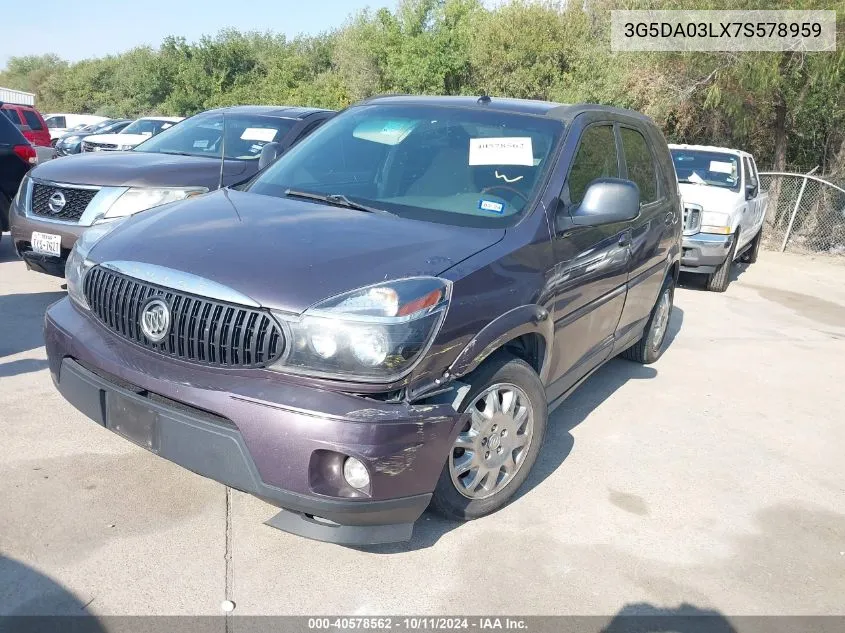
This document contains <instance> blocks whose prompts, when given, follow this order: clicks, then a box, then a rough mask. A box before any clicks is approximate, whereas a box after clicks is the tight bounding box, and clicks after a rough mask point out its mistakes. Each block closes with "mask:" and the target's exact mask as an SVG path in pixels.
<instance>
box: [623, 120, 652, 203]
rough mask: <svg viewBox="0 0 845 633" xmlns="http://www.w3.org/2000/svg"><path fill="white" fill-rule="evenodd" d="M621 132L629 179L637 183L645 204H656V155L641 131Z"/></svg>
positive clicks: (624, 129) (625, 128) (627, 128)
mask: <svg viewBox="0 0 845 633" xmlns="http://www.w3.org/2000/svg"><path fill="white" fill-rule="evenodd" d="M619 132H620V136H621V137H622V152H623V153H624V155H625V164H626V165H627V166H628V179H629V180H633V181H634V182H635V183H637V187H639V188H640V201H641V202H642V203H643V204H648V203H649V202H654V201H655V200H657V168H656V167H655V165H654V155H653V154H652V152H651V149H650V148H649V146H648V143H647V142H646V140H645V137H644V136H643V135H642V134H641V133H640V132H639V131H637V130H634V129H632V128H629V127H623V128H620V130H619Z"/></svg>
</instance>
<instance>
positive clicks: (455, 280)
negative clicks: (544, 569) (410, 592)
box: [46, 97, 681, 544]
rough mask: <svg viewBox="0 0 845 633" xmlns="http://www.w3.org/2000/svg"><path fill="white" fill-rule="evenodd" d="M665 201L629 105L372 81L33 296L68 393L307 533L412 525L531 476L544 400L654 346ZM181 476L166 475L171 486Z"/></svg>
mask: <svg viewBox="0 0 845 633" xmlns="http://www.w3.org/2000/svg"><path fill="white" fill-rule="evenodd" d="M680 237H681V204H680V199H679V196H678V185H677V182H676V180H675V171H674V168H673V166H672V160H671V158H670V156H669V151H668V149H667V146H666V142H665V141H664V139H663V137H662V136H661V134H660V132H659V131H658V129H657V128H656V126H655V125H654V124H653V123H652V122H651V121H650V120H649V119H647V118H646V117H644V116H642V115H639V114H637V113H634V112H629V111H625V110H618V109H612V108H608V107H600V106H594V105H574V106H566V105H559V104H555V103H545V102H536V101H519V100H507V99H498V98H490V97H481V98H478V99H476V98H470V97H449V98H446V97H442V98H440V97H383V98H375V99H371V100H368V101H365V102H362V103H359V104H357V105H355V106H353V107H350V108H348V109H347V110H346V111H344V112H343V113H341V114H340V115H338V116H337V117H335V118H334V119H332V120H331V121H329V122H328V123H326V124H325V125H324V126H322V127H321V128H320V129H318V130H317V131H316V132H315V133H314V134H313V135H311V136H309V137H308V138H307V139H305V140H304V141H303V142H301V143H300V144H298V145H297V146H295V147H294V148H293V149H292V150H290V151H289V152H287V153H286V154H284V155H283V156H282V157H281V158H280V159H279V160H277V161H276V162H275V163H274V164H273V165H271V166H270V167H268V168H267V169H266V170H264V171H263V172H261V173H259V174H258V175H257V176H256V177H255V178H253V179H252V181H250V182H249V183H246V184H245V185H241V186H239V187H235V188H229V189H223V190H220V191H217V192H212V193H209V194H206V195H203V196H199V197H196V198H191V199H188V200H183V201H180V202H174V203H172V204H168V205H164V206H161V207H159V208H157V209H153V210H151V211H148V212H146V213H143V214H139V215H137V216H135V217H132V218H127V219H123V220H117V221H114V222H110V223H105V224H99V225H95V226H94V227H92V228H91V229H89V230H88V231H87V232H86V233H85V234H84V236H83V237H82V238H81V239H80V240H79V241H78V242H77V244H76V246H75V248H74V250H73V252H72V253H71V255H70V258H69V261H68V265H67V284H68V294H69V298H67V299H64V300H62V301H59V302H58V303H56V304H54V305H53V306H52V307H51V308H50V309H49V310H48V312H47V317H46V341H47V352H48V356H49V360H50V370H51V373H52V376H53V379H54V381H55V383H56V385H57V387H58V389H59V390H60V391H61V392H62V394H63V395H64V396H65V397H66V398H67V399H68V400H69V401H70V402H71V403H73V404H74V405H75V406H76V407H77V408H78V409H79V410H81V411H82V412H84V413H85V414H87V415H88V416H89V417H91V418H92V419H93V420H95V421H96V422H97V423H99V424H101V425H103V426H104V427H106V428H107V429H109V430H111V431H114V432H116V433H118V434H120V435H122V436H123V437H125V438H127V439H129V440H131V441H133V442H136V443H137V444H139V445H140V446H142V447H144V448H146V449H148V450H150V451H152V452H154V453H156V454H158V455H159V456H161V457H163V458H165V459H168V460H171V461H173V462H176V463H177V464H181V465H182V466H184V467H186V468H189V469H191V470H193V471H195V472H197V473H200V474H202V475H205V476H207V477H212V478H214V479H216V480H218V481H220V482H223V483H225V484H227V485H229V486H232V487H234V488H236V489H239V490H243V491H246V492H250V493H252V494H255V495H257V496H258V497H261V498H262V499H264V500H266V501H268V502H270V503H272V504H275V505H276V506H278V507H279V508H281V510H280V512H279V513H278V514H277V515H276V516H274V517H273V518H271V519H270V520H269V521H268V523H269V524H270V525H272V526H274V527H277V528H280V529H283V530H288V531H290V532H294V533H297V534H301V535H305V536H309V537H312V538H316V539H322V540H328V541H334V542H339V543H347V544H371V543H380V542H389V541H398V540H404V539H408V538H409V537H410V536H411V531H412V526H413V523H414V521H415V520H416V519H417V518H418V517H419V516H420V514H421V513H422V512H423V511H424V510H425V509H426V508H427V507H428V506H429V504H432V505H433V506H434V508H436V509H437V510H439V511H440V512H442V513H443V514H444V515H445V516H447V517H449V518H452V519H458V520H467V519H474V518H477V517H481V516H484V515H486V514H489V513H491V512H493V511H495V510H496V509H498V508H500V507H502V506H503V505H504V504H505V503H506V502H507V501H508V499H510V498H511V497H512V496H513V494H514V493H515V492H516V491H517V489H518V488H519V487H520V485H521V484H522V483H523V482H524V481H525V479H526V477H527V476H528V474H529V472H530V470H531V468H532V466H533V465H534V463H535V461H536V459H537V455H538V453H539V451H540V449H541V446H542V443H543V436H544V434H545V430H546V422H547V417H548V413H549V411H550V410H551V409H553V408H554V407H555V406H557V405H558V404H559V403H560V402H561V401H562V400H563V399H564V398H566V397H567V396H568V395H569V394H570V393H571V392H572V390H573V389H575V387H576V386H577V385H579V384H580V383H581V382H583V381H584V380H585V378H586V377H587V376H589V375H590V374H591V373H592V372H594V371H595V370H596V369H597V368H598V367H600V366H601V365H602V364H603V363H604V362H606V361H607V360H609V359H611V358H613V357H614V356H617V355H619V354H622V355H624V356H625V357H627V358H629V359H631V360H633V361H636V362H641V363H650V362H653V361H655V360H657V358H659V357H660V355H661V353H662V351H663V349H664V347H665V346H666V344H667V343H666V342H667V336H666V333H667V328H668V324H669V319H670V314H671V311H672V300H673V291H674V288H675V281H676V278H677V274H678V267H679V258H680ZM174 494H179V492H178V491H175V492H174Z"/></svg>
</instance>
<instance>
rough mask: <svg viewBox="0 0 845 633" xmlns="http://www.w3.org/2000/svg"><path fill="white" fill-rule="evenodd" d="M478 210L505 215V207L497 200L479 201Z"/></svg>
mask: <svg viewBox="0 0 845 633" xmlns="http://www.w3.org/2000/svg"><path fill="white" fill-rule="evenodd" d="M478 208H479V209H481V210H482V211H490V212H492V213H504V211H505V205H503V204H502V203H501V202H496V201H495V200H485V199H484V198H482V199H481V200H479V201H478Z"/></svg>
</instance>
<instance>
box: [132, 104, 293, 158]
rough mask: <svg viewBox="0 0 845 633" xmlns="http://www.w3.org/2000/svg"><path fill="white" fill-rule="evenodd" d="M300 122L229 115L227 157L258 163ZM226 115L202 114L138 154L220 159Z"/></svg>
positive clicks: (146, 144) (142, 147) (150, 142)
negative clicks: (267, 147)
mask: <svg viewBox="0 0 845 633" xmlns="http://www.w3.org/2000/svg"><path fill="white" fill-rule="evenodd" d="M295 123H296V120H295V119H280V118H278V117H269V116H259V115H254V114H227V115H226V139H225V142H224V143H223V145H225V149H226V158H231V159H236V160H258V158H259V157H260V156H261V149H262V148H263V147H264V146H265V145H266V144H267V143H269V142H271V141H276V142H278V141H281V140H282V139H283V138H284V137H285V135H286V134H287V133H288V132H289V131H290V130H291V128H292V127H293V126H294V124H295ZM222 137H223V115H222V114H221V113H220V112H212V113H206V114H198V115H197V116H194V117H191V118H190V119H187V120H186V121H184V122H183V123H182V124H181V125H179V126H177V127H174V128H173V129H172V130H168V131H166V132H165V133H163V134H160V135H159V136H156V137H155V138H151V139H150V140H148V141H144V142H143V143H142V144H141V145H139V146H138V147H136V148H135V151H136V152H160V153H162V154H187V155H189V156H207V157H209V158H220V150H221V139H222Z"/></svg>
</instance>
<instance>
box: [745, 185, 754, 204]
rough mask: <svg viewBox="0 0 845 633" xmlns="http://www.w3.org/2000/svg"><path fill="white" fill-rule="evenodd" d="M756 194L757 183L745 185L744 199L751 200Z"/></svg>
mask: <svg viewBox="0 0 845 633" xmlns="http://www.w3.org/2000/svg"><path fill="white" fill-rule="evenodd" d="M756 195H757V185H756V184H754V183H751V184H747V185H745V199H746V200H751V199H752V198H753V197H754V196H756Z"/></svg>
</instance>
